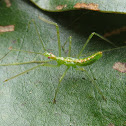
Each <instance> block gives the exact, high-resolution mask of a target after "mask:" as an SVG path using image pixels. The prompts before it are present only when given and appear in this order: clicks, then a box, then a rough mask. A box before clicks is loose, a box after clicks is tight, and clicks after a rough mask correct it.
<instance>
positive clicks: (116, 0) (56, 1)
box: [31, 0, 126, 13]
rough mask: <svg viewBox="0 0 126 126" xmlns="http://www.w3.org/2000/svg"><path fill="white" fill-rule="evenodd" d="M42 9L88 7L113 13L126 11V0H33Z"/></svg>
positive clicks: (61, 9)
mask: <svg viewBox="0 0 126 126" xmlns="http://www.w3.org/2000/svg"><path fill="white" fill-rule="evenodd" d="M31 1H32V2H33V3H34V4H35V5H36V6H38V7H39V8H41V9H42V10H46V11H51V12H59V11H69V10H78V9H88V10H95V11H102V12H109V13H110V12H111V13H113V12H114V13H126V6H125V4H126V1H125V0H121V1H120V0H111V1H108V0H102V1H101V0H73V1H71V0H31Z"/></svg>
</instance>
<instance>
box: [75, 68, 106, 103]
mask: <svg viewBox="0 0 126 126" xmlns="http://www.w3.org/2000/svg"><path fill="white" fill-rule="evenodd" d="M76 70H81V71H84V72H85V74H86V75H87V76H88V78H89V79H90V81H91V82H92V84H93V85H94V86H95V88H96V89H97V91H98V92H99V94H100V95H101V96H102V98H103V100H105V101H107V100H106V98H105V97H104V95H103V93H102V91H101V90H100V89H99V87H98V86H97V83H96V82H95V81H94V79H92V78H91V77H90V75H89V74H88V72H87V71H86V70H85V69H84V68H76Z"/></svg>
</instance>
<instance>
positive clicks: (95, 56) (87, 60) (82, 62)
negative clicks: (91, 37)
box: [76, 52, 102, 66]
mask: <svg viewBox="0 0 126 126" xmlns="http://www.w3.org/2000/svg"><path fill="white" fill-rule="evenodd" d="M101 57H102V52H97V53H95V54H93V55H91V56H89V57H87V58H84V59H79V60H78V61H77V63H76V64H77V65H78V66H87V65H90V64H92V63H94V62H95V61H97V60H98V59H100V58H101Z"/></svg>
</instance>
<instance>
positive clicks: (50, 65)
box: [4, 64, 58, 82]
mask: <svg viewBox="0 0 126 126" xmlns="http://www.w3.org/2000/svg"><path fill="white" fill-rule="evenodd" d="M16 65H17V64H16ZM40 66H49V67H58V66H57V65H52V64H39V65H37V66H35V67H32V68H30V69H28V70H26V71H24V72H21V73H19V74H17V75H15V76H13V77H10V78H8V79H6V80H5V81H4V82H7V81H9V80H11V79H14V78H16V77H18V76H20V75H23V74H25V73H27V72H29V71H31V70H33V69H36V68H38V67H40Z"/></svg>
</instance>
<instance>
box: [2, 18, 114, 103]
mask: <svg viewBox="0 0 126 126" xmlns="http://www.w3.org/2000/svg"><path fill="white" fill-rule="evenodd" d="M39 19H41V20H42V21H44V22H46V23H48V24H52V25H55V26H56V30H57V39H58V49H59V56H58V57H57V56H55V55H54V54H52V53H49V52H47V50H46V49H45V47H44V44H43V42H42V40H41V37H40V34H39V32H38V29H37V27H36V24H35V22H34V20H32V21H33V23H34V26H35V28H36V31H37V34H38V35H39V39H40V41H41V44H42V47H43V49H44V51H45V52H44V53H37V54H41V55H44V56H45V57H48V59H49V60H47V61H31V62H23V63H13V64H0V66H8V65H21V64H29V63H39V65H37V66H35V67H32V68H31V69H28V70H26V71H24V72H22V73H20V74H17V75H15V76H13V77H11V78H9V79H6V80H5V81H4V82H6V81H9V80H11V79H14V78H15V77H17V76H20V75H22V74H24V73H27V72H29V71H31V70H33V69H35V68H38V67H40V66H48V67H60V66H61V65H65V66H66V67H67V68H66V70H65V71H64V73H63V74H62V76H61V77H60V79H59V83H58V86H57V88H56V90H55V95H54V99H53V103H56V97H57V93H58V91H59V87H60V84H61V81H62V80H63V78H64V76H65V75H66V73H67V71H68V70H69V68H70V67H73V68H75V69H76V70H80V71H84V72H85V74H86V75H87V76H88V78H89V79H90V81H91V82H92V84H93V85H94V86H95V87H96V89H97V90H98V92H99V94H100V95H101V96H102V98H103V99H104V100H106V98H105V97H104V95H103V93H102V92H101V90H100V89H99V88H98V86H97V84H96V82H95V80H94V79H92V78H91V77H90V76H89V74H88V72H87V71H86V70H85V69H84V68H83V66H87V65H91V64H92V63H94V62H96V61H97V60H99V59H100V58H101V57H102V52H97V53H95V54H93V55H91V56H89V57H86V58H80V56H81V54H82V53H83V50H84V49H85V47H86V45H87V44H88V43H89V41H90V40H91V38H92V37H93V36H94V35H96V36H98V37H100V38H101V39H103V40H105V41H107V42H109V43H110V44H112V45H114V44H113V43H112V42H110V41H109V40H108V39H106V38H104V37H102V36H101V35H99V34H97V33H95V32H93V33H91V35H90V36H89V37H88V39H87V41H86V42H85V44H84V46H83V47H82V49H81V51H80V52H79V54H78V56H77V58H72V57H70V56H71V36H70V37H69V53H68V57H61V44H60V33H59V26H58V25H57V24H56V23H54V22H51V21H48V20H46V19H44V18H42V17H39ZM114 46H115V45H114ZM14 50H15V51H23V52H28V53H35V52H29V51H24V50H17V49H11V50H10V52H11V51H14ZM6 55H7V54H6ZM4 57H5V56H4ZM4 57H3V58H4ZM52 60H54V61H56V62H57V65H53V64H49V63H48V62H50V61H52ZM78 66H81V67H78Z"/></svg>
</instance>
